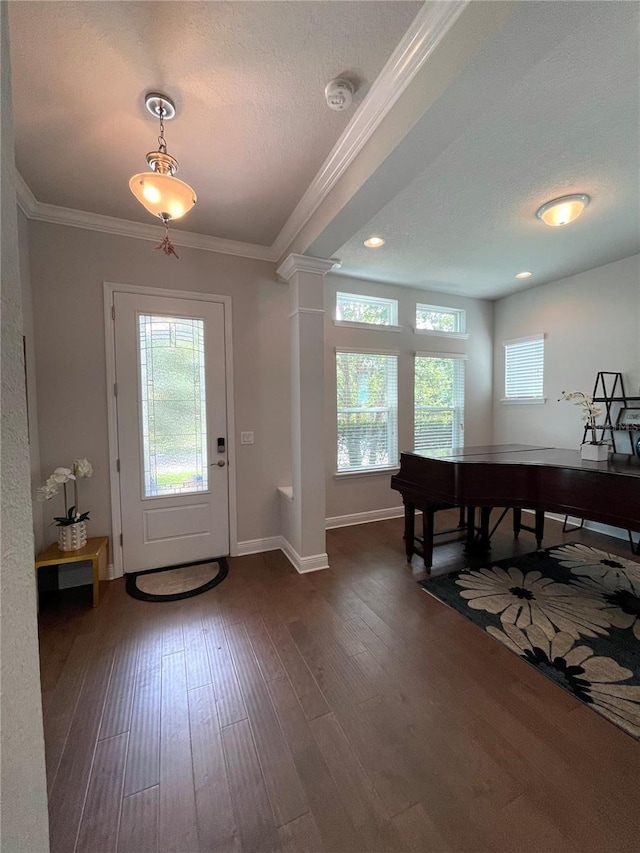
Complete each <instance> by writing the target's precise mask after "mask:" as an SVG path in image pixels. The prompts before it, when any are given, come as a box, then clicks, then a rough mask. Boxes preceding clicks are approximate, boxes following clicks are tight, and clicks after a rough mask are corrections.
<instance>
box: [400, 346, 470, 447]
mask: <svg viewBox="0 0 640 853" xmlns="http://www.w3.org/2000/svg"><path fill="white" fill-rule="evenodd" d="M465 360H466V356H455V355H440V354H439V353H420V352H417V353H416V362H415V380H414V383H415V384H414V435H413V446H414V449H415V450H416V451H417V452H418V453H420V452H427V451H429V450H434V449H435V448H440V447H443V448H450V447H462V446H463V445H464V363H465Z"/></svg>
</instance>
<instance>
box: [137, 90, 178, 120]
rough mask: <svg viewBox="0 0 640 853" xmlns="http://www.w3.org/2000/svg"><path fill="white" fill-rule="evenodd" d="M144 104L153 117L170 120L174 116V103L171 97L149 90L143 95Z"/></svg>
mask: <svg viewBox="0 0 640 853" xmlns="http://www.w3.org/2000/svg"><path fill="white" fill-rule="evenodd" d="M144 105H145V107H146V108H147V109H148V110H149V112H150V113H151V115H152V116H153V117H154V118H163V119H164V120H165V121H170V120H171V119H172V118H175V116H176V105H175V104H174V103H173V101H172V100H171V98H168V97H167V96H166V95H161V94H160V92H149V93H148V94H147V95H145V97H144Z"/></svg>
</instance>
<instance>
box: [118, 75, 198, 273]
mask: <svg viewBox="0 0 640 853" xmlns="http://www.w3.org/2000/svg"><path fill="white" fill-rule="evenodd" d="M145 104H146V107H147V109H148V110H149V112H150V113H151V114H152V115H153V116H155V117H156V118H158V119H159V121H160V135H159V136H158V149H157V151H150V152H149V153H148V154H147V165H148V166H149V168H150V169H151V171H150V172H140V173H139V174H137V175H134V176H133V177H132V178H131V180H130V181H129V189H130V190H131V192H132V193H133V194H134V196H135V197H136V198H137V199H138V201H139V202H140V204H141V205H142V206H143V207H144V208H145V209H146V210H148V211H149V213H151V214H152V215H153V216H157V217H158V218H159V219H161V220H162V222H163V224H164V227H165V236H164V239H163V240H162V241H161V242H160V243H159V244H158V245H157V246H156V249H162V251H163V252H165V254H167V255H175V256H176V258H177V257H178V255H177V254H176V251H175V248H174V246H173V244H172V243H171V241H170V239H169V222H170V221H171V220H172V219H178V218H179V217H181V216H184V215H185V213H188V212H189V211H190V210H191V208H192V207H193V205H194V204H195V203H196V201H197V196H196V194H195V192H194V190H193V189H192V188H191V187H190V186H189V184H186V183H185V182H184V181H181V180H179V179H178V178H176V177H174V176H175V173H176V172H177V171H178V161H177V160H176V158H175V157H172V156H171V154H169V153H168V151H167V143H166V140H165V138H164V122H165V120H168V119H172V118H174V116H175V114H176V107H175V104H174V103H173V101H172V100H171V98H168V97H167V96H166V95H161V94H159V93H158V92H149V94H148V95H147V96H146V98H145Z"/></svg>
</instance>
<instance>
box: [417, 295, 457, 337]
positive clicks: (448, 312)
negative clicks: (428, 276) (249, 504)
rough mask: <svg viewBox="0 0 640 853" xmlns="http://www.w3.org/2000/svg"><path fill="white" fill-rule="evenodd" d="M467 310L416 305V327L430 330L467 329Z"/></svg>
mask: <svg viewBox="0 0 640 853" xmlns="http://www.w3.org/2000/svg"><path fill="white" fill-rule="evenodd" d="M465 326H466V312H465V311H464V310H462V309H460V308H443V307H440V306H437V305H423V304H422V303H420V302H419V303H418V304H417V305H416V329H420V330H425V331H429V332H448V333H449V334H452V333H458V332H465V331H466V328H465Z"/></svg>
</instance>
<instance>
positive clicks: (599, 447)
mask: <svg viewBox="0 0 640 853" xmlns="http://www.w3.org/2000/svg"><path fill="white" fill-rule="evenodd" d="M580 456H581V458H582V459H588V460H589V462H606V461H607V459H608V458H609V445H608V444H583V445H582V447H581V448H580Z"/></svg>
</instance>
